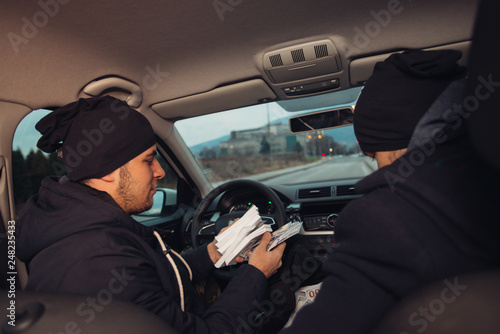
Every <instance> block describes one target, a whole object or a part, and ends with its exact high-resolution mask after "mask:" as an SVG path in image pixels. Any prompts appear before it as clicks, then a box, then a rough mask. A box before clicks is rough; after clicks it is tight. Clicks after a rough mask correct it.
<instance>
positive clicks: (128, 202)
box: [117, 165, 153, 215]
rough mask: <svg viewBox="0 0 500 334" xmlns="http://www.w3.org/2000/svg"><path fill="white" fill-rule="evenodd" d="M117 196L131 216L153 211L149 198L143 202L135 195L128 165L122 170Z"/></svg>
mask: <svg viewBox="0 0 500 334" xmlns="http://www.w3.org/2000/svg"><path fill="white" fill-rule="evenodd" d="M117 194H118V196H119V197H120V199H121V201H122V205H123V209H124V210H125V212H127V213H128V214H129V215H134V214H138V213H141V212H144V211H146V210H149V209H151V207H152V206H153V203H152V202H151V203H149V201H148V197H146V198H145V199H144V201H142V199H141V198H138V197H137V194H134V187H133V179H132V175H130V173H129V171H128V168H127V166H126V165H124V166H122V167H121V168H120V182H119V183H118V189H117Z"/></svg>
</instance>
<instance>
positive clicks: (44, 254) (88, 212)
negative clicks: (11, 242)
mask: <svg viewBox="0 0 500 334" xmlns="http://www.w3.org/2000/svg"><path fill="white" fill-rule="evenodd" d="M16 240H17V255H18V257H19V259H20V260H22V261H24V262H26V263H28V264H29V266H28V270H29V278H28V284H27V286H26V290H33V291H48V292H66V293H78V294H84V295H86V296H88V297H87V298H82V303H80V304H79V305H75V312H76V314H78V315H79V316H80V317H81V319H82V322H81V326H82V328H84V326H85V323H90V322H91V321H92V320H93V319H94V317H96V316H98V313H99V312H100V311H102V309H103V308H104V307H106V305H108V304H109V303H111V301H112V300H113V299H114V298H117V299H120V300H125V301H130V302H133V303H135V304H137V305H139V306H141V307H143V308H145V309H147V310H149V311H151V312H153V313H155V314H157V315H158V316H160V317H161V318H162V319H164V320H165V321H166V322H167V323H168V324H170V325H171V326H172V327H173V328H175V329H176V330H178V331H179V332H181V333H209V332H210V333H235V332H236V331H237V329H238V327H241V323H242V321H243V322H245V321H248V320H247V319H248V316H249V315H250V314H251V313H254V312H256V311H255V310H254V308H255V305H258V302H259V301H260V300H261V299H262V298H263V297H264V294H265V292H266V289H267V280H266V277H265V275H264V274H263V273H262V272H260V271H259V270H258V269H257V268H255V267H253V266H251V265H244V266H242V267H241V268H240V269H239V270H238V272H237V274H236V276H235V277H234V279H233V280H232V281H231V282H229V284H228V286H227V287H226V289H225V290H224V293H223V294H222V295H221V297H220V298H219V300H218V301H217V302H216V303H214V304H213V305H212V306H210V307H209V308H205V307H204V306H203V305H202V303H201V301H200V300H199V299H198V298H197V297H196V296H195V292H194V288H193V285H192V282H190V280H189V274H188V271H187V269H186V267H185V266H184V265H183V264H182V263H181V261H180V260H179V259H177V258H176V256H174V255H172V258H173V259H174V260H175V262H176V264H177V268H178V271H179V274H180V276H181V277H182V283H183V290H184V295H185V305H186V306H185V307H186V312H183V311H182V310H181V307H180V293H179V286H178V283H177V279H176V276H175V272H174V269H173V267H172V265H171V264H170V263H169V262H168V260H167V259H166V258H165V256H164V255H162V254H161V252H160V251H159V250H158V241H157V240H156V238H155V237H154V235H153V229H151V228H148V227H145V226H143V225H141V224H139V223H138V222H137V221H135V220H134V219H133V218H131V217H130V216H129V215H127V214H126V213H125V211H123V210H122V209H121V208H120V207H119V206H118V204H117V203H116V202H115V201H114V200H113V199H112V198H111V196H109V195H108V194H107V193H105V192H101V191H98V190H95V189H93V188H91V187H88V186H86V185H83V184H80V183H75V182H72V181H69V180H68V179H67V178H64V177H63V178H61V179H60V180H58V179H57V178H46V179H45V180H43V182H42V186H41V188H40V191H39V193H38V194H37V195H35V196H33V197H32V198H31V199H30V200H29V202H28V203H27V205H26V206H25V208H24V209H23V211H22V212H21V214H20V216H19V219H18V220H17V224H16ZM183 257H184V260H185V261H186V262H187V263H188V264H189V266H190V267H191V270H192V272H193V282H197V281H199V280H201V279H203V278H204V277H206V276H207V275H209V273H210V272H211V271H212V269H213V268H214V265H213V263H212V261H211V259H210V257H209V255H208V251H207V249H206V247H200V248H197V249H195V250H194V251H193V252H191V253H188V254H187V255H183ZM252 311H253V312H252Z"/></svg>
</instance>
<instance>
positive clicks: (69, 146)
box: [35, 96, 156, 181]
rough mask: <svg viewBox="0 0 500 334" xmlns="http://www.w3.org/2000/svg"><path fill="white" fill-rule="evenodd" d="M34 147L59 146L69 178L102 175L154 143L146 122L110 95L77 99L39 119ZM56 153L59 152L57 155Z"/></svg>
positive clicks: (44, 148) (149, 126)
mask: <svg viewBox="0 0 500 334" xmlns="http://www.w3.org/2000/svg"><path fill="white" fill-rule="evenodd" d="M35 127H36V129H37V130H38V131H39V132H40V133H41V134H42V137H41V138H40V140H39V141H38V144H37V146H38V148H40V149H41V150H42V151H44V152H47V153H52V152H55V151H57V150H58V149H59V148H61V147H62V160H63V163H64V165H65V166H66V169H67V171H68V177H69V179H71V180H73V181H80V180H83V179H89V178H99V177H103V176H105V175H107V174H109V173H111V172H112V171H114V170H116V169H118V168H119V167H121V166H123V165H124V164H126V163H127V162H128V161H130V160H132V159H133V158H135V157H136V156H138V155H139V154H141V153H142V152H144V151H146V150H147V149H148V148H150V147H151V146H153V145H154V144H155V143H156V139H155V135H154V132H153V128H152V127H151V124H150V123H149V121H148V120H147V119H146V117H144V115H142V114H141V113H139V112H138V111H136V110H135V109H132V108H130V107H129V106H128V105H127V103H126V102H124V101H122V100H118V99H116V98H114V97H111V96H104V97H96V98H88V99H83V98H82V99H79V100H78V101H76V102H73V103H70V104H68V105H66V106H64V107H61V108H59V109H57V110H55V111H54V112H52V113H50V114H48V115H47V116H45V117H44V118H42V119H41V120H40V121H39V122H38V123H37V124H36V126H35ZM58 155H60V154H58Z"/></svg>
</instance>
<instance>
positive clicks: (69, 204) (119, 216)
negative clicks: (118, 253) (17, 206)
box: [16, 177, 153, 262]
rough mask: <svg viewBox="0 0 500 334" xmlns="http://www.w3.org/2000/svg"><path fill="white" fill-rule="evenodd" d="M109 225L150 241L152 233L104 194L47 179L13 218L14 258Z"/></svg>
mask: <svg viewBox="0 0 500 334" xmlns="http://www.w3.org/2000/svg"><path fill="white" fill-rule="evenodd" d="M112 226H116V227H121V228H127V229H129V230H131V231H133V232H134V233H136V234H138V235H140V236H141V237H142V238H143V239H144V240H146V242H148V243H150V244H151V243H152V241H153V234H152V233H153V230H152V229H150V228H147V227H145V226H143V225H141V224H139V223H138V222H137V221H135V220H134V219H133V218H131V217H130V216H129V215H128V214H127V213H125V211H123V210H122V209H121V207H120V206H119V205H118V204H117V203H116V202H115V201H114V200H113V198H112V197H111V196H110V195H109V194H108V193H106V192H103V191H99V190H96V189H94V188H92V187H89V186H86V185H84V184H81V183H77V182H73V181H70V180H69V179H68V178H67V177H62V178H61V179H59V178H56V177H49V178H46V179H44V180H43V181H42V185H41V187H40V190H39V192H38V194H36V195H34V196H33V197H31V198H30V199H29V201H28V203H27V204H26V206H25V207H24V208H23V210H22V212H21V213H20V215H19V218H18V219H17V222H16V241H17V247H16V251H17V256H18V257H19V259H20V260H21V261H23V262H27V261H30V260H31V259H32V258H33V257H34V256H35V255H36V254H38V253H39V252H40V251H42V250H43V249H45V248H46V247H48V246H49V245H51V244H53V243H56V242H58V241H59V240H62V239H64V238H65V237H67V236H69V235H72V234H75V233H78V232H84V231H87V230H91V229H100V228H109V227H112Z"/></svg>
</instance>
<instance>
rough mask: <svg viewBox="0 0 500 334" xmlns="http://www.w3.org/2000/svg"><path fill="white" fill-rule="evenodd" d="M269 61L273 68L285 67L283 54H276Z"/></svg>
mask: <svg viewBox="0 0 500 334" xmlns="http://www.w3.org/2000/svg"><path fill="white" fill-rule="evenodd" d="M269 61H270V62H271V66H272V67H278V66H283V60H282V59H281V54H279V53H278V54H275V55H272V56H269Z"/></svg>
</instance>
